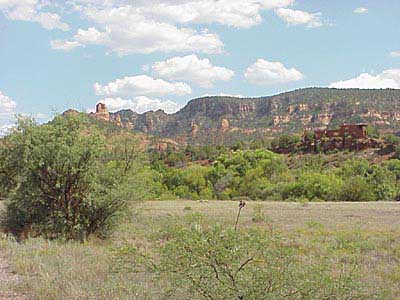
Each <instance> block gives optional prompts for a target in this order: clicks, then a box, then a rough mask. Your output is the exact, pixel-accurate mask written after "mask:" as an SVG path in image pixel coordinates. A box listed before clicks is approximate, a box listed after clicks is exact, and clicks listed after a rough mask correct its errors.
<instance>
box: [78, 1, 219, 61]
mask: <svg viewBox="0 0 400 300" xmlns="http://www.w3.org/2000/svg"><path fill="white" fill-rule="evenodd" d="M84 15H85V16H86V18H87V19H88V20H89V21H91V22H93V23H96V24H97V25H98V28H95V27H91V28H89V29H87V30H84V29H79V30H78V32H77V33H76V34H75V35H74V36H73V38H72V40H71V41H70V43H73V42H76V43H78V44H79V45H90V44H92V45H102V46H106V47H107V48H109V49H111V50H112V51H114V52H117V53H118V54H119V55H127V54H133V53H143V54H149V53H153V52H158V51H161V52H172V51H175V52H188V51H191V52H204V53H208V54H210V53H220V52H221V51H222V48H223V43H222V42H221V40H220V39H219V37H218V36H217V35H216V34H213V33H209V32H208V31H207V30H203V31H201V32H199V31H196V30H194V29H191V28H178V27H177V26H175V25H173V24H169V23H165V22H160V21H156V20H152V19H148V18H145V17H144V16H143V15H141V14H139V13H138V12H137V9H136V8H134V7H133V6H123V7H118V8H106V9H102V10H99V9H95V8H87V9H85V10H84ZM78 44H75V45H78Z"/></svg>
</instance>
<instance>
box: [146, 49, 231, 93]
mask: <svg viewBox="0 0 400 300" xmlns="http://www.w3.org/2000/svg"><path fill="white" fill-rule="evenodd" d="M151 71H152V73H153V74H154V75H156V76H158V77H162V78H166V79H170V80H183V81H186V80H187V81H190V82H194V83H196V84H198V85H200V86H202V87H212V86H213V85H214V84H215V82H217V81H229V80H231V79H232V77H233V76H234V74H235V73H234V72H233V71H232V70H230V69H227V68H224V67H217V66H214V65H212V63H211V62H210V60H209V59H206V58H205V59H199V58H198V57H197V56H196V55H187V56H184V57H174V58H171V59H168V60H166V61H159V62H156V63H154V64H153V65H152V66H151Z"/></svg>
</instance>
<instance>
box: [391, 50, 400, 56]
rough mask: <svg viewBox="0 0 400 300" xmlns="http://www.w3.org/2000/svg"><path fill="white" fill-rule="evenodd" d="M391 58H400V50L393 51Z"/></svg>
mask: <svg viewBox="0 0 400 300" xmlns="http://www.w3.org/2000/svg"><path fill="white" fill-rule="evenodd" d="M390 56H391V57H400V50H399V51H392V52H390Z"/></svg>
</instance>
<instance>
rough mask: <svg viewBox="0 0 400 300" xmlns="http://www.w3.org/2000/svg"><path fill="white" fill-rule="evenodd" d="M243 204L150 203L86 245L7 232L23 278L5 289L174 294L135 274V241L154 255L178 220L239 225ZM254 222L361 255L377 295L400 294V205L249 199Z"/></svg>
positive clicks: (335, 254)
mask: <svg viewBox="0 0 400 300" xmlns="http://www.w3.org/2000/svg"><path fill="white" fill-rule="evenodd" d="M237 205H238V203H237V202H234V201H204V202H199V201H150V202H145V203H142V204H140V205H138V207H136V208H135V209H134V210H133V211H134V212H133V213H132V214H131V217H130V218H129V219H128V220H127V221H126V222H124V223H123V224H122V225H121V226H120V227H119V228H118V230H117V231H116V232H115V234H114V235H113V237H112V238H111V239H110V240H107V241H102V240H96V239H93V240H91V241H89V242H87V243H85V244H81V243H76V242H67V243H63V242H59V241H52V242H49V241H44V240H43V239H29V240H27V241H24V242H23V243H17V242H15V241H12V240H10V239H8V238H6V237H5V236H3V237H2V238H0V251H1V252H3V253H4V254H5V255H6V257H7V258H8V261H9V263H10V266H11V268H12V270H13V271H15V272H16V273H17V274H18V275H19V276H20V278H21V282H20V283H18V285H17V284H11V285H10V284H8V285H7V286H1V285H0V295H1V294H2V292H4V290H5V289H8V291H9V292H10V290H12V292H17V293H19V294H23V295H26V298H27V299H38V300H39V299H40V300H57V299H63V300H69V299H172V298H168V297H167V296H165V294H163V293H162V290H163V289H164V288H165V286H164V283H163V282H156V281H154V280H153V279H154V278H153V277H152V276H151V275H150V274H146V273H145V272H144V273H143V272H139V273H138V272H133V269H135V268H136V266H137V265H138V263H137V260H136V258H135V253H134V251H132V247H136V248H138V249H141V251H143V252H145V253H146V254H154V253H155V251H154V249H155V248H156V247H157V246H158V245H159V242H160V240H159V239H157V238H155V237H156V236H157V235H159V232H160V231H163V230H164V229H165V227H166V226H168V224H169V223H170V221H171V220H172V219H176V218H178V219H184V216H185V215H191V214H193V213H200V214H202V215H204V218H205V222H206V223H208V224H211V223H215V222H216V223H220V224H223V225H224V226H233V224H234V223H235V218H236V215H237V210H238V207H237ZM252 227H266V228H269V229H270V230H271V231H275V232H279V233H281V234H282V235H283V236H284V237H285V238H286V239H287V243H290V245H292V246H293V248H295V249H296V251H298V252H299V253H302V255H304V257H307V258H313V259H317V258H318V257H329V258H330V259H331V260H332V261H333V262H335V263H337V264H350V262H351V261H352V259H353V258H354V257H357V260H358V262H359V265H360V267H359V271H360V273H361V274H362V280H363V283H364V284H365V286H367V287H368V288H369V289H370V290H371V291H379V292H378V296H377V297H376V298H373V299H393V300H395V299H399V298H398V295H400V204H399V203H395V202H370V203H343V202H341V203H308V204H301V203H282V202H248V203H247V205H246V206H245V208H244V209H243V211H242V215H241V217H240V220H239V228H240V229H241V230H247V229H248V228H252ZM1 289H3V291H2V290H1ZM182 299H183V298H182ZM335 299H336V298H335ZM338 299H339V298H338ZM340 299H341V298H340Z"/></svg>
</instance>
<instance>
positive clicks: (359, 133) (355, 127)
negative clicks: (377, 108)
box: [314, 123, 368, 140]
mask: <svg viewBox="0 0 400 300" xmlns="http://www.w3.org/2000/svg"><path fill="white" fill-rule="evenodd" d="M367 126H368V125H367V124H365V123H360V124H342V125H341V126H340V128H339V129H331V130H315V131H314V139H315V140H321V139H323V138H328V139H330V138H335V137H340V138H342V139H343V138H347V137H348V138H352V139H366V138H367Z"/></svg>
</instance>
